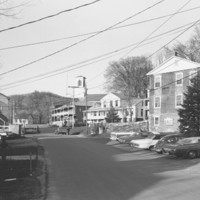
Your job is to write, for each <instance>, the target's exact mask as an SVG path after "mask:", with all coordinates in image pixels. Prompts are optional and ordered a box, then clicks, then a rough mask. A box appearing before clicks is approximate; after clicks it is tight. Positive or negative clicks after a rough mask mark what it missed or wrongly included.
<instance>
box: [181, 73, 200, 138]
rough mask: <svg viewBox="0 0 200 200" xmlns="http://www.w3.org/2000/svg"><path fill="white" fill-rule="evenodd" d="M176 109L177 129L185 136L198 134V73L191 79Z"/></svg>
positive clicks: (199, 102)
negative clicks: (180, 106) (177, 115)
mask: <svg viewBox="0 0 200 200" xmlns="http://www.w3.org/2000/svg"><path fill="white" fill-rule="evenodd" d="M184 97H185V98H184V101H183V104H182V108H180V109H179V110H178V114H179V117H180V119H179V122H180V125H179V129H180V132H181V133H182V134H184V135H186V136H200V74H198V75H197V76H195V77H194V78H193V79H191V84H190V85H189V86H188V87H187V92H186V93H185V94H184Z"/></svg>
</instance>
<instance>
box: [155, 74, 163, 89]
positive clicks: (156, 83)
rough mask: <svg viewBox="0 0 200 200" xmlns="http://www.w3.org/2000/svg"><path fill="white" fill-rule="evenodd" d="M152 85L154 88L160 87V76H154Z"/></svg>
mask: <svg viewBox="0 0 200 200" xmlns="http://www.w3.org/2000/svg"><path fill="white" fill-rule="evenodd" d="M154 87H155V88H158V87H161V76H156V77H155V82H154Z"/></svg>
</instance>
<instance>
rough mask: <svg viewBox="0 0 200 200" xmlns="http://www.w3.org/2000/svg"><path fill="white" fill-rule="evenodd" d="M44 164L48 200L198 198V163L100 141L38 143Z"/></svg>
mask: <svg viewBox="0 0 200 200" xmlns="http://www.w3.org/2000/svg"><path fill="white" fill-rule="evenodd" d="M40 142H41V144H42V145H43V146H44V148H45V151H46V160H47V163H48V184H47V197H46V199H47V200H68V199H69V200H94V199H95V200H133V199H134V200H141V199H142V200H145V199H148V200H161V199H162V200H169V199H170V200H179V199H180V200H186V199H187V200H188V199H191V200H197V199H199V195H200V191H199V185H200V172H199V167H200V159H193V160H190V159H177V158H171V157H168V156H164V155H159V154H157V153H155V152H150V151H144V150H142V151H141V150H133V149H131V148H130V147H129V146H127V145H120V144H117V143H116V142H111V141H109V142H105V140H102V139H100V138H96V139H95V138H81V137H78V136H60V137H59V138H55V137H54V138H43V139H42V140H40Z"/></svg>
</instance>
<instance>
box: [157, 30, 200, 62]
mask: <svg viewBox="0 0 200 200" xmlns="http://www.w3.org/2000/svg"><path fill="white" fill-rule="evenodd" d="M174 52H177V53H178V56H179V57H182V58H185V59H188V60H191V61H194V62H199V63H200V26H196V27H195V29H194V32H193V34H192V35H191V37H190V38H189V39H188V40H187V41H186V42H185V43H182V42H180V41H176V43H175V44H173V45H172V46H171V47H169V46H168V47H165V48H163V49H162V51H160V52H159V53H158V54H157V60H158V64H161V63H162V62H163V61H164V60H166V59H167V58H169V57H170V56H171V55H172V54H174Z"/></svg>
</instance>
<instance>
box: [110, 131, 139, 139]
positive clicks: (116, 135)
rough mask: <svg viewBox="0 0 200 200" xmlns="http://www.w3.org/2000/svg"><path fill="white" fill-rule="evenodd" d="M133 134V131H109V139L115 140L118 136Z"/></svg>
mask: <svg viewBox="0 0 200 200" xmlns="http://www.w3.org/2000/svg"><path fill="white" fill-rule="evenodd" d="M134 134H135V132H111V134H110V139H111V140H117V138H119V137H121V136H130V135H134Z"/></svg>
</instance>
